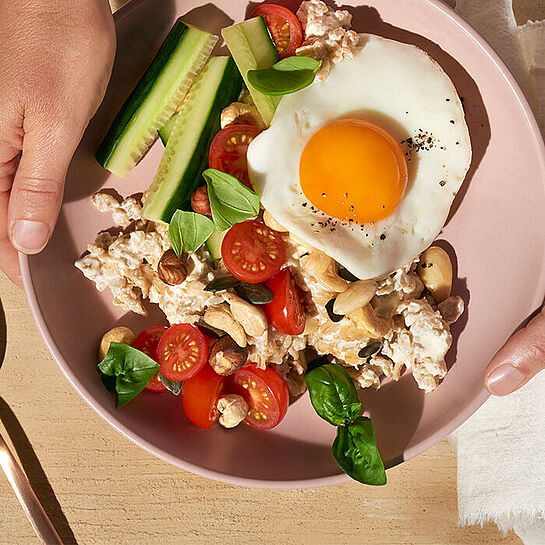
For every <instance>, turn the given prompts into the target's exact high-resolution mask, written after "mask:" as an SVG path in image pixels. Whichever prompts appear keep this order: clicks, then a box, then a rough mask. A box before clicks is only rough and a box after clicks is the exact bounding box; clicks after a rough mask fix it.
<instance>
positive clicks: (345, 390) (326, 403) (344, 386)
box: [305, 363, 361, 426]
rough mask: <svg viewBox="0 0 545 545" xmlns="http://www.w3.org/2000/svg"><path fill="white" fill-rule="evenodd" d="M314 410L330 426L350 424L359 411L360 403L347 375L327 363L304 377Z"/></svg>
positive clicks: (340, 369) (342, 370)
mask: <svg viewBox="0 0 545 545" xmlns="http://www.w3.org/2000/svg"><path fill="white" fill-rule="evenodd" d="M305 382H306V383H307V388H308V391H309V394H310V401H311V403H312V406H313V407H314V410H315V411H316V412H317V413H318V414H319V415H320V416H321V417H322V418H323V419H324V420H327V422H329V423H330V424H333V425H334V426H341V425H342V424H345V423H347V422H351V421H352V420H353V419H354V418H355V417H356V416H357V415H358V414H359V412H360V411H361V403H360V402H359V399H358V393H357V392H356V388H355V386H354V383H353V382H352V379H351V378H350V377H349V376H348V373H347V372H346V371H345V370H344V369H342V368H341V367H339V366H338V365H334V364H333V363H328V364H326V365H322V366H320V367H316V369H314V370H312V371H310V372H309V373H307V374H306V375H305Z"/></svg>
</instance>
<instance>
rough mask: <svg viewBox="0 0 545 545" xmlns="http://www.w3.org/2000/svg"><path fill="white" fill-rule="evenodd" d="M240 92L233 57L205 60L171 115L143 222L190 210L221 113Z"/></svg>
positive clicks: (206, 165) (169, 217)
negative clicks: (171, 118)
mask: <svg viewBox="0 0 545 545" xmlns="http://www.w3.org/2000/svg"><path fill="white" fill-rule="evenodd" d="M241 89H242V78H241V77H240V73H239V71H238V69H237V67H236V65H235V63H234V61H233V59H232V58H231V57H212V58H210V59H209V60H208V62H207V63H206V65H205V66H204V68H203V70H202V72H201V73H200V74H199V77H198V78H197V79H196V81H195V83H194V84H193V86H192V87H191V89H190V91H189V93H188V94H187V96H186V97H185V99H184V101H183V103H182V105H181V107H180V111H179V112H178V114H176V116H175V121H174V126H173V127H172V132H171V133H170V135H169V138H168V143H167V145H166V148H165V151H164V153H163V157H162V159H161V163H160V164H159V170H158V171H157V174H156V175H155V179H154V180H153V183H152V184H151V187H150V190H149V195H148V198H147V200H146V204H145V206H144V217H145V218H147V219H150V220H155V221H164V222H167V223H168V222H169V221H170V219H171V217H172V215H173V214H174V212H176V210H178V209H180V210H191V205H190V201H191V195H192V193H193V191H195V189H196V188H197V187H198V186H199V185H202V184H203V179H202V173H203V171H204V170H205V169H206V168H207V167H208V150H209V149H210V144H211V143H212V139H213V138H214V136H215V135H216V133H217V132H218V131H219V129H220V115H221V111H222V110H223V108H225V107H226V106H227V105H229V104H231V102H233V101H235V100H236V99H237V98H238V96H239V95H240V91H241Z"/></svg>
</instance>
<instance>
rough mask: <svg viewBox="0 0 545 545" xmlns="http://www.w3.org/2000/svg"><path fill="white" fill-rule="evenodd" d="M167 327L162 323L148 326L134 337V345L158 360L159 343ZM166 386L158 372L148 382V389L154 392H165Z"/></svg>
mask: <svg viewBox="0 0 545 545" xmlns="http://www.w3.org/2000/svg"><path fill="white" fill-rule="evenodd" d="M166 330H167V328H166V327H165V326H162V325H158V326H153V327H148V329H145V330H144V331H142V333H140V335H138V337H136V339H134V341H133V343H132V345H131V346H132V347H133V348H136V349H137V350H140V352H144V354H146V355H148V356H149V357H150V358H151V359H152V360H155V361H157V345H158V344H159V341H160V340H161V337H162V336H163V335H164V333H165V331H166ZM166 389H167V388H166V386H165V385H164V384H163V383H162V382H161V381H160V380H159V377H158V376H157V373H156V374H155V375H153V377H152V379H151V380H150V381H149V382H148V383H147V384H146V390H151V391H152V392H164V391H165V390H166Z"/></svg>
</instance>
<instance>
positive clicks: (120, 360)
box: [97, 343, 159, 407]
mask: <svg viewBox="0 0 545 545" xmlns="http://www.w3.org/2000/svg"><path fill="white" fill-rule="evenodd" d="M97 367H98V370H99V372H100V373H102V375H105V376H104V378H103V383H104V385H105V386H106V387H107V388H108V389H111V388H114V382H113V378H115V389H114V391H115V394H116V407H122V406H123V405H126V404H127V403H128V402H129V401H131V400H132V399H134V398H135V397H136V396H137V395H138V394H139V393H140V392H141V391H142V390H143V389H144V388H145V387H146V384H147V383H148V382H149V381H150V380H151V379H152V377H153V375H155V373H157V371H159V364H158V363H157V362H155V361H153V360H152V359H151V358H150V357H149V356H147V355H146V354H144V353H143V352H140V350H137V349H136V348H133V347H132V346H129V345H127V344H121V343H111V344H110V348H109V350H108V353H107V354H106V357H105V358H104V359H103V360H102V361H101V362H100V363H99V364H98V366H97Z"/></svg>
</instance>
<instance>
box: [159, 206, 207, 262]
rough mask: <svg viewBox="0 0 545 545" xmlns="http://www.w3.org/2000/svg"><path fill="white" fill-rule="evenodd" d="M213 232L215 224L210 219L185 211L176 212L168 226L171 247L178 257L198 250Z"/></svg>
mask: <svg viewBox="0 0 545 545" xmlns="http://www.w3.org/2000/svg"><path fill="white" fill-rule="evenodd" d="M213 232H214V224H213V223H212V220H211V219H210V218H207V217H206V216H203V215H202V214H196V213H195V212H187V211H185V210H176V212H175V213H174V215H173V216H172V219H171V220H170V225H169V226H168V238H169V240H170V245H171V246H172V249H173V250H174V253H175V254H176V255H177V256H178V257H181V256H182V252H183V251H184V250H185V251H186V252H194V251H195V250H198V249H199V248H200V247H201V246H202V245H203V244H204V243H205V242H206V240H207V239H208V237H209V236H210V235H211V234H212V233H213Z"/></svg>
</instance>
